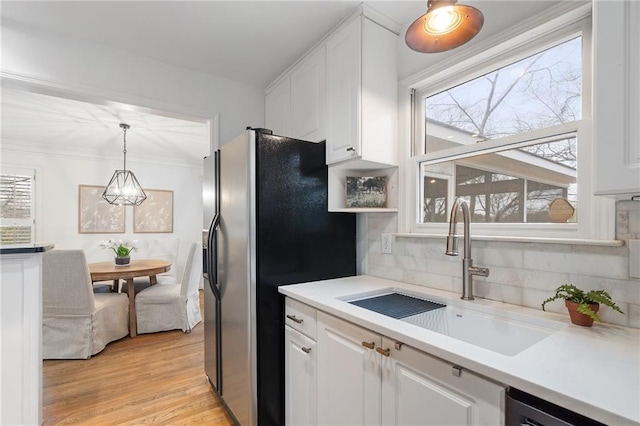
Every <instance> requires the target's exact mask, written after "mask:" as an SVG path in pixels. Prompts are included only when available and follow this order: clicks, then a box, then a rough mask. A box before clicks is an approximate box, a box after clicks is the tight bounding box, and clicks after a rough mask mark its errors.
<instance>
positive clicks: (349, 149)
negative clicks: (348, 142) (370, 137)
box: [347, 146, 356, 152]
mask: <svg viewBox="0 0 640 426" xmlns="http://www.w3.org/2000/svg"><path fill="white" fill-rule="evenodd" d="M347 151H351V152H356V149H355V148H354V147H352V146H350V147H349V148H347Z"/></svg>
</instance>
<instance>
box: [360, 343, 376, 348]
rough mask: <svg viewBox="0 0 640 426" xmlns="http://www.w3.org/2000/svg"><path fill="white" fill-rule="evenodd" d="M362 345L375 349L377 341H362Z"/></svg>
mask: <svg viewBox="0 0 640 426" xmlns="http://www.w3.org/2000/svg"><path fill="white" fill-rule="evenodd" d="M362 346H364V347H365V348H367V349H373V348H375V347H376V342H371V343H369V342H362Z"/></svg>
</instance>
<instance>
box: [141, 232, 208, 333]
mask: <svg viewBox="0 0 640 426" xmlns="http://www.w3.org/2000/svg"><path fill="white" fill-rule="evenodd" d="M199 246H200V245H199V244H198V243H193V244H191V247H190V248H189V255H188V256H187V263H186V265H185V267H184V273H183V274H182V281H181V282H180V283H179V284H156V285H153V286H151V287H147V288H145V289H143V290H142V291H140V293H138V294H137V295H136V316H137V318H138V334H142V333H155V332H157V331H166V330H175V329H181V330H182V331H184V332H190V331H191V329H192V328H193V327H195V325H196V324H198V323H199V322H200V321H202V315H201V313H200V298H199V293H198V287H199V284H200V278H201V277H202V256H198V255H197V250H198V247H199Z"/></svg>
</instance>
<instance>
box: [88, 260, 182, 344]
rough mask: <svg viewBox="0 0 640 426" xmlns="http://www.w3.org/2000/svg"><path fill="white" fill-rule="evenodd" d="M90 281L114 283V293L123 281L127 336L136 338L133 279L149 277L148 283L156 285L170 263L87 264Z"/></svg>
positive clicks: (164, 261) (159, 261)
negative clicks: (127, 324)
mask: <svg viewBox="0 0 640 426" xmlns="http://www.w3.org/2000/svg"><path fill="white" fill-rule="evenodd" d="M88 266H89V273H90V275H91V281H92V282H97V281H111V280H113V281H114V291H118V282H119V280H124V281H125V283H126V285H127V295H128V296H129V336H130V337H136V335H137V334H138V333H137V329H138V323H137V318H136V295H135V287H134V283H133V279H134V278H137V277H149V283H150V284H151V285H155V284H157V283H158V279H157V277H156V275H157V274H161V273H163V272H167V271H169V270H170V269H171V262H169V261H167V260H159V259H134V260H131V262H130V263H129V264H128V265H116V264H115V263H114V262H97V263H89V265H88Z"/></svg>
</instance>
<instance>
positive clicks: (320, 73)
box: [265, 46, 327, 142]
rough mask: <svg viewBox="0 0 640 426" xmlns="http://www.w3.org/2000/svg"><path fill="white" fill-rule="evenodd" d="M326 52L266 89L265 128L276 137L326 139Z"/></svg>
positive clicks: (306, 60)
mask: <svg viewBox="0 0 640 426" xmlns="http://www.w3.org/2000/svg"><path fill="white" fill-rule="evenodd" d="M325 52H326V49H325V46H320V47H318V48H317V49H316V50H314V51H312V52H311V53H310V54H309V55H308V56H305V57H304V58H303V59H302V60H301V61H300V62H298V63H297V64H296V65H295V66H293V67H292V68H291V70H289V71H288V72H287V73H286V74H284V75H283V76H281V77H280V79H279V80H277V81H276V83H275V84H274V85H272V86H270V87H269V88H268V89H267V95H266V98H265V127H266V128H267V129H271V130H273V133H274V134H276V135H282V136H289V137H292V138H297V139H303V140H308V141H312V142H320V141H323V140H325V139H326V133H327V132H326V120H327V92H326V87H327V83H326V80H327V78H326V68H327V63H326V53H325Z"/></svg>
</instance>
